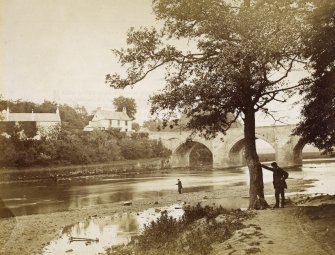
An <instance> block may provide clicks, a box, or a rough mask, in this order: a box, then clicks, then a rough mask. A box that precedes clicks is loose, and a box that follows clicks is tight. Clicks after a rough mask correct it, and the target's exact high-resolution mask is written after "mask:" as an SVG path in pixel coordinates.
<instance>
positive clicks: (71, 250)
mask: <svg viewBox="0 0 335 255" xmlns="http://www.w3.org/2000/svg"><path fill="white" fill-rule="evenodd" d="M65 252H73V249H70V250H67V251H65Z"/></svg>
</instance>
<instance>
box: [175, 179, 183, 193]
mask: <svg viewBox="0 0 335 255" xmlns="http://www.w3.org/2000/svg"><path fill="white" fill-rule="evenodd" d="M176 185H178V193H179V194H181V190H182V188H183V185H182V184H181V181H180V180H179V179H177V183H176Z"/></svg>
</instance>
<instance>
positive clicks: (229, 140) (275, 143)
mask: <svg viewBox="0 0 335 255" xmlns="http://www.w3.org/2000/svg"><path fill="white" fill-rule="evenodd" d="M295 127H296V125H282V126H264V127H256V137H257V139H261V140H263V141H265V142H267V143H269V144H270V145H271V146H272V147H273V149H274V151H275V157H276V161H277V163H278V164H279V165H280V166H282V167H292V166H297V165H301V164H302V149H303V147H304V145H305V144H302V143H301V142H299V141H300V138H299V137H298V136H293V135H291V133H292V130H293V129H294V128H295ZM190 135H191V132H190V131H181V132H165V131H160V132H158V131H157V132H150V133H149V137H150V138H151V139H157V140H161V141H162V143H163V144H164V146H165V147H167V148H169V149H170V150H171V151H172V155H171V157H170V165H171V166H172V167H188V166H190V154H191V152H192V151H193V150H194V149H195V148H196V147H197V146H199V145H203V146H206V147H207V149H208V150H209V151H210V152H211V153H212V158H213V167H214V168H228V167H237V166H242V165H245V163H244V158H243V148H244V143H245V141H244V134H243V128H241V127H236V128H230V129H229V130H228V131H227V133H226V135H218V136H217V137H216V138H214V139H211V140H206V139H204V138H203V137H200V136H198V135H193V136H192V137H191V136H190Z"/></svg>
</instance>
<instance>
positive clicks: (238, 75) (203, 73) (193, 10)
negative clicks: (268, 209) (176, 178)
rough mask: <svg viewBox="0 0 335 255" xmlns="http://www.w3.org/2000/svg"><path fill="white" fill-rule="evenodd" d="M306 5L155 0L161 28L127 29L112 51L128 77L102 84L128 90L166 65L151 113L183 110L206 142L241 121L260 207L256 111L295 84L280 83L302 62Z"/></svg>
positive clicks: (283, 0)
mask: <svg viewBox="0 0 335 255" xmlns="http://www.w3.org/2000/svg"><path fill="white" fill-rule="evenodd" d="M308 8H310V6H309V5H305V4H302V5H301V4H300V3H298V0H296V1H293V0H292V1H291V0H272V1H265V0H254V1H250V0H244V1H242V0H241V1H228V0H227V1H224V0H154V1H153V11H154V14H155V15H156V17H157V19H158V20H160V21H161V23H162V24H163V25H162V28H161V29H159V30H158V29H156V28H153V27H151V28H142V29H139V30H134V29H130V30H129V32H128V38H127V44H128V47H127V49H121V50H115V51H114V53H115V54H116V56H117V57H118V59H119V61H120V63H121V65H122V66H125V67H127V69H126V72H127V76H126V77H121V76H120V75H119V74H108V75H107V76H106V82H107V83H109V84H110V86H112V87H114V88H124V87H126V86H132V85H134V84H135V83H137V82H139V81H141V80H143V79H144V78H146V76H147V75H148V74H149V73H151V72H152V71H154V70H156V69H161V67H163V66H165V81H166V86H165V88H164V89H163V91H162V92H161V93H160V94H156V95H154V96H153V97H151V102H152V112H160V111H162V112H164V113H169V115H168V116H170V115H172V114H174V113H176V112H179V113H182V114H184V115H186V116H187V118H188V119H189V122H188V124H187V128H190V129H192V130H194V131H196V132H199V133H200V134H201V135H203V136H205V137H207V138H211V137H213V136H215V135H217V134H218V133H219V132H222V133H225V131H226V130H227V129H228V128H229V127H230V126H231V124H232V123H233V122H234V121H235V120H236V119H237V118H238V117H241V118H242V120H243V122H244V137H245V138H244V141H245V157H246V162H247V165H248V168H249V173H250V191H249V193H250V201H249V208H255V207H259V206H260V207H265V206H267V203H266V201H265V200H264V192H263V175H262V169H261V166H260V162H259V158H258V155H257V152H256V143H255V140H256V137H255V113H256V112H257V111H264V112H266V113H267V112H268V110H267V104H268V103H269V102H271V101H273V100H278V101H285V100H283V97H282V96H281V95H282V93H283V92H291V91H292V90H294V89H297V87H298V86H299V84H288V83H286V82H285V78H287V76H288V74H289V72H290V71H291V70H292V68H293V67H294V64H295V62H296V61H299V60H300V59H301V52H302V49H301V47H302V44H301V33H302V32H303V31H304V28H305V26H304V24H303V20H304V19H303V16H304V15H305V9H306V10H308ZM310 9H311V8H310ZM176 42H177V43H176ZM186 46H188V48H187V49H186ZM229 112H230V113H234V116H235V118H231V117H230V116H231V115H229V114H227V113H229ZM257 202H260V203H257Z"/></svg>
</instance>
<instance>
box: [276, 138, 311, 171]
mask: <svg viewBox="0 0 335 255" xmlns="http://www.w3.org/2000/svg"><path fill="white" fill-rule="evenodd" d="M303 146H304V145H301V144H300V143H299V137H297V136H290V137H289V138H287V137H286V139H285V137H277V139H276V148H275V151H276V162H277V163H278V165H279V166H281V167H294V166H301V165H302V149H303Z"/></svg>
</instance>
